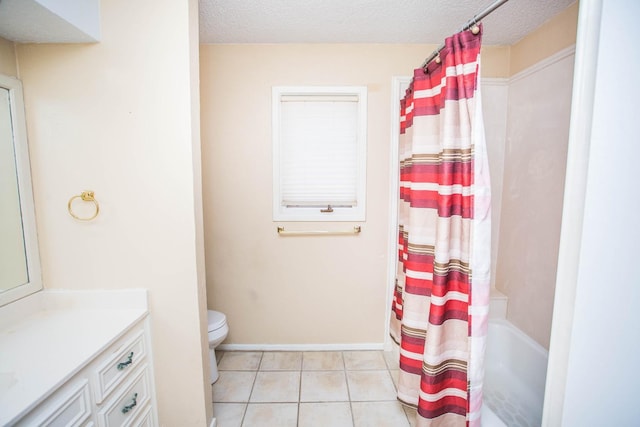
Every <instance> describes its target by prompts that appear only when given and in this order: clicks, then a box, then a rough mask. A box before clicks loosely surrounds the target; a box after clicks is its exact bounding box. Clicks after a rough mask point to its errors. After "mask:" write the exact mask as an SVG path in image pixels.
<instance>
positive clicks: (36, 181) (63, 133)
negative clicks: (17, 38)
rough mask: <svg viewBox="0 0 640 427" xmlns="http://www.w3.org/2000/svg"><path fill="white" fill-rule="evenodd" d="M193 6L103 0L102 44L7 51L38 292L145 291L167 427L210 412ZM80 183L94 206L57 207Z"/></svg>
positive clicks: (196, 421) (199, 421)
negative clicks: (28, 182)
mask: <svg viewBox="0 0 640 427" xmlns="http://www.w3.org/2000/svg"><path fill="white" fill-rule="evenodd" d="M197 7H198V5H197V1H195V0H188V1H186V0H184V1H175V0H162V1H157V0H154V1H151V0H146V1H136V2H128V1H124V0H103V1H102V2H101V19H102V22H101V27H102V41H101V43H99V44H93V45H19V46H18V48H17V52H18V62H19V69H20V77H21V79H22V81H23V84H24V92H25V104H26V114H27V124H28V134H29V142H30V147H31V164H32V170H33V171H32V172H33V186H34V197H35V205H36V215H37V223H38V230H39V240H40V253H41V256H42V270H43V281H44V284H45V287H47V288H69V289H120V288H147V289H148V290H149V303H150V310H151V325H152V338H153V350H154V357H155V367H154V368H155V378H156V385H157V396H158V408H159V416H160V424H161V425H166V426H178V425H179V426H203V425H206V423H207V421H208V418H210V416H211V408H210V407H211V404H210V402H211V387H210V385H209V384H208V381H207V378H208V368H207V367H206V365H207V364H208V361H207V359H206V358H205V357H204V355H205V354H206V351H205V350H203V347H202V344H203V342H204V339H206V329H203V328H202V326H203V323H204V322H203V316H204V312H203V309H204V304H203V302H202V301H200V300H199V299H203V295H204V281H203V280H202V279H200V280H199V277H198V276H204V272H202V271H199V268H200V270H201V269H202V268H203V266H202V265H201V264H202V263H199V262H198V260H199V259H201V257H202V254H201V251H202V247H201V245H200V246H199V245H198V244H197V243H198V236H197V232H198V222H199V221H198V217H199V216H200V212H198V204H199V203H200V202H199V200H198V199H199V198H200V194H199V192H198V186H197V185H194V183H196V182H198V181H199V180H200V177H199V170H198V168H197V167H194V163H198V162H197V156H198V154H197V152H196V151H197V149H198V127H199V111H198V102H197V93H198V91H199V90H198V82H197V60H196V61H195V62H192V61H194V57H196V58H197V55H194V53H196V54H197V44H198V40H197V34H196V33H195V32H194V31H193V28H196V29H197V27H198V24H197ZM194 94H196V95H195V96H194ZM85 189H91V190H94V191H95V195H96V198H97V200H98V201H99V203H100V208H101V209H100V215H99V216H98V218H97V219H96V220H95V221H92V222H88V223H81V222H77V221H75V220H73V219H72V218H71V217H70V215H69V214H68V212H67V201H68V200H69V198H70V197H71V196H73V195H76V194H79V193H80V192H81V191H82V190H85ZM78 209H80V207H78ZM200 219H201V218H200Z"/></svg>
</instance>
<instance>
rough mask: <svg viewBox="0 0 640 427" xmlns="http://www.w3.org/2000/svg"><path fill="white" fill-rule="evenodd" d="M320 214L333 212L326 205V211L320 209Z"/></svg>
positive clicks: (329, 206)
mask: <svg viewBox="0 0 640 427" xmlns="http://www.w3.org/2000/svg"><path fill="white" fill-rule="evenodd" d="M320 212H322V213H331V212H333V208H332V207H331V205H327V208H326V209H320Z"/></svg>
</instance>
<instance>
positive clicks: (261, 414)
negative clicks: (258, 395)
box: [221, 403, 298, 427]
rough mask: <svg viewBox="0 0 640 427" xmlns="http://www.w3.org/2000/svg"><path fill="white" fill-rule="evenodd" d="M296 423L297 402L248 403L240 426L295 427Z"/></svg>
mask: <svg viewBox="0 0 640 427" xmlns="http://www.w3.org/2000/svg"><path fill="white" fill-rule="evenodd" d="M297 423H298V404H297V403H250V404H249V406H248V407H247V413H246V414H245V416H244V422H243V423H242V427H276V426H277V427H296V425H297ZM221 427H223V426H221Z"/></svg>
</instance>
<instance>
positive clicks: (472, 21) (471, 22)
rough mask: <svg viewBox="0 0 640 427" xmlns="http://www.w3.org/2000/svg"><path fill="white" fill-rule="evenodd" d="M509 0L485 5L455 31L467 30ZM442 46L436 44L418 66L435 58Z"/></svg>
mask: <svg viewBox="0 0 640 427" xmlns="http://www.w3.org/2000/svg"><path fill="white" fill-rule="evenodd" d="M508 1H509V0H496V1H495V2H493V3H492V4H490V5H489V6H487V8H486V9H485V10H483V11H482V12H480V13H478V14H476V15H474V16H473V18H471V19H470V20H468V21H467V23H466V24H464V26H463V27H462V28H460V29H459V30H458V31H456V32H457V33H459V32H460V31H464V30H468V29H469V28H471V27H473V26H474V25H476V24H477V23H478V22H480V21H482V20H483V19H484V18H486V17H487V16H488V15H489V14H490V13H491V12H493V11H494V10H496V9H497V8H499V7H500V6H502V5H503V4H505V3H506V2H508ZM443 48H444V43H443V44H441V45H440V46H438V48H437V49H436V50H434V51H433V52H432V53H431V55H429V57H428V58H427V59H425V60H424V62H423V63H422V66H421V67H420V68H424V67H426V66H427V64H429V62H431V61H433V60H434V58H436V57H437V56H438V54H439V53H440V51H441V50H442V49H443Z"/></svg>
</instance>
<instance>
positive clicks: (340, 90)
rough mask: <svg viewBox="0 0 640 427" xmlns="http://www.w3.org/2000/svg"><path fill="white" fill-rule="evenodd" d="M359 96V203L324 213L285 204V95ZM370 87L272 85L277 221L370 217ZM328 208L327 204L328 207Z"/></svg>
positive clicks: (357, 186) (274, 215)
mask: <svg viewBox="0 0 640 427" xmlns="http://www.w3.org/2000/svg"><path fill="white" fill-rule="evenodd" d="M291 96H302V97H305V98H306V97H314V96H318V97H325V98H326V97H327V96H336V97H340V96H345V97H349V98H353V97H354V96H355V97H357V101H356V102H357V123H356V124H355V126H356V128H355V129H356V132H357V140H356V153H357V154H356V155H357V160H356V167H357V171H356V205H355V206H351V207H339V206H332V212H321V209H322V208H321V207H319V206H305V207H301V206H283V205H282V203H281V200H282V194H281V173H280V172H281V170H280V166H281V153H282V147H281V139H280V135H281V129H282V127H281V120H282V115H281V104H282V98H283V97H291ZM367 107H368V103H367V87H366V86H274V87H273V88H272V145H273V220H274V221H308V222H325V221H326V222H335V221H364V220H365V218H366V179H367V174H366V167H367ZM324 208H325V209H326V207H324Z"/></svg>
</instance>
